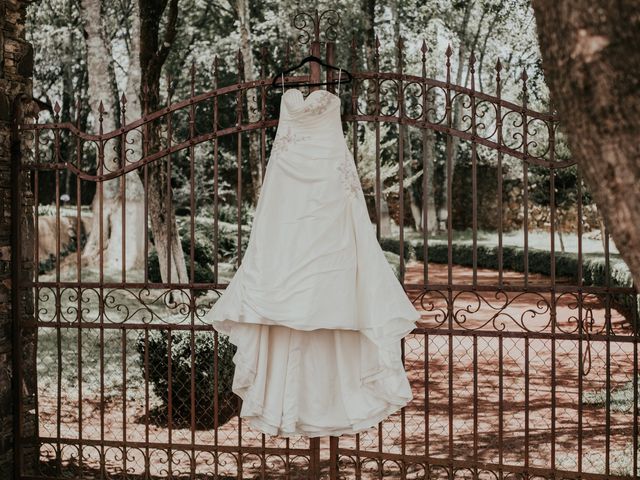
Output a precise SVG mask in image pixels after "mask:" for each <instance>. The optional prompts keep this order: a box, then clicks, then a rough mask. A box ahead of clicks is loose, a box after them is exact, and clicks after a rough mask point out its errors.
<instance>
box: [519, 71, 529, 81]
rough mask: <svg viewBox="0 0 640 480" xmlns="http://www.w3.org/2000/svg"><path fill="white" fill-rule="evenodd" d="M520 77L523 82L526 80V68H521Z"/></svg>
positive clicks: (527, 76)
mask: <svg viewBox="0 0 640 480" xmlns="http://www.w3.org/2000/svg"><path fill="white" fill-rule="evenodd" d="M520 78H521V79H522V81H523V82H526V81H527V79H528V78H529V75H527V71H526V70H524V69H523V70H522V75H520Z"/></svg>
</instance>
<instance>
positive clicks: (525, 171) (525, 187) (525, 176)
mask: <svg viewBox="0 0 640 480" xmlns="http://www.w3.org/2000/svg"><path fill="white" fill-rule="evenodd" d="M520 78H521V79H522V150H523V157H522V194H523V199H522V201H523V204H524V219H523V221H524V232H523V235H524V254H523V261H524V265H523V269H524V288H525V289H526V288H528V287H529V163H528V160H527V158H528V156H529V154H528V141H529V140H528V136H527V134H528V131H529V127H528V123H527V122H528V121H527V112H526V108H527V72H526V71H525V70H523V71H522V75H521V77H520Z"/></svg>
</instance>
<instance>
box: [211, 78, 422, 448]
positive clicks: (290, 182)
mask: <svg viewBox="0 0 640 480" xmlns="http://www.w3.org/2000/svg"><path fill="white" fill-rule="evenodd" d="M419 318H420V313H419V312H418V310H416V308H415V307H414V306H413V304H412V303H411V301H410V300H409V299H408V297H407V295H406V293H405V291H404V290H403V288H402V285H401V284H400V282H399V281H398V279H397V278H396V276H395V275H394V272H393V270H392V268H391V266H390V265H389V263H388V262H387V259H386V258H385V256H384V253H383V251H382V249H381V248H380V245H379V244H378V241H377V239H376V235H375V231H374V229H373V226H372V223H371V221H370V220H369V215H368V213H367V207H366V204H365V200H364V196H363V193H362V187H361V185H360V181H359V178H358V174H357V171H356V168H355V165H354V163H353V156H352V155H351V153H350V151H349V148H348V146H347V144H346V141H345V138H344V135H343V132H342V125H341V120H340V97H339V96H337V95H335V94H333V93H331V92H328V91H326V90H314V91H313V92H312V93H311V94H310V95H309V96H308V97H307V98H306V99H305V98H304V97H303V95H302V93H301V92H300V90H297V89H289V90H287V91H286V92H285V93H284V94H283V95H282V98H281V100H280V122H279V124H278V129H277V133H276V137H275V139H274V142H273V146H272V148H271V153H270V158H269V161H268V164H267V169H266V174H265V178H264V183H263V186H262V189H261V193H260V197H259V200H258V203H257V206H256V213H255V216H254V222H253V226H252V229H251V233H250V236H249V242H248V246H247V249H246V252H245V254H244V256H243V258H242V262H241V265H240V267H239V268H238V270H237V271H236V272H235V275H234V277H233V278H232V279H231V281H230V283H229V285H228V286H227V288H226V290H225V291H224V292H223V294H222V296H221V297H220V298H219V299H218V300H217V301H216V303H215V304H214V305H213V307H212V308H211V309H210V310H209V311H208V312H207V313H206V314H205V316H204V321H205V322H207V323H212V324H213V325H214V327H215V328H216V330H217V331H218V332H220V333H222V334H226V335H229V340H230V341H231V342H232V343H233V344H235V345H236V346H237V351H236V353H235V355H234V357H233V361H234V363H235V373H234V378H233V385H232V389H233V391H234V392H235V393H236V394H238V395H239V396H240V397H241V398H242V408H241V411H240V416H241V417H242V418H243V419H244V420H245V421H246V422H248V423H249V425H250V426H251V427H253V428H255V429H257V430H259V431H261V432H263V433H267V434H270V435H282V436H287V437H288V436H292V435H304V436H308V437H318V436H326V435H336V436H337V435H341V434H343V433H347V434H348V433H355V432H359V431H362V430H365V429H367V428H370V427H372V426H375V425H377V423H378V422H380V421H381V420H383V419H385V418H386V417H387V416H388V415H390V414H391V413H394V412H396V411H397V410H399V409H400V408H401V407H402V406H404V405H406V404H407V403H408V402H409V401H411V400H412V398H413V394H412V391H411V387H410V385H409V381H408V378H407V374H406V372H405V370H404V367H403V365H402V359H401V350H400V348H401V345H400V340H401V338H402V337H404V336H405V335H407V334H408V333H409V332H411V331H412V330H413V328H414V327H415V326H416V323H415V322H416V321H417V320H418V319H419Z"/></svg>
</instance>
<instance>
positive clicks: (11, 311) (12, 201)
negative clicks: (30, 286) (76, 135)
mask: <svg viewBox="0 0 640 480" xmlns="http://www.w3.org/2000/svg"><path fill="white" fill-rule="evenodd" d="M25 9H26V2H24V1H22V0H0V478H1V479H10V478H12V476H13V475H14V474H15V473H16V465H15V459H16V452H21V458H22V461H21V463H22V465H23V467H22V468H23V472H22V473H29V472H32V471H33V468H34V467H35V466H36V462H37V461H38V448H37V444H36V443H35V442H34V440H35V439H36V438H37V418H36V415H35V412H36V409H35V398H36V397H35V387H36V378H37V377H36V370H35V329H34V328H33V327H29V328H27V326H24V327H23V326H22V325H23V324H24V323H25V322H27V320H33V298H32V297H33V295H32V291H30V290H26V289H21V290H17V289H16V280H17V279H18V275H19V276H20V278H23V279H27V278H30V275H32V274H33V270H32V269H33V261H32V252H33V235H32V234H31V230H32V226H33V199H32V196H31V192H30V190H29V183H30V182H29V177H28V175H27V174H24V175H21V176H20V175H19V172H18V169H16V168H15V167H16V166H17V164H18V163H17V161H18V160H19V154H20V149H19V144H20V135H19V132H18V130H17V128H16V125H17V124H18V123H20V122H22V118H20V117H21V116H22V113H21V112H22V111H23V110H24V108H23V107H24V105H25V101H27V102H28V100H29V99H30V98H31V93H32V82H31V76H32V71H33V50H32V48H31V45H30V44H28V43H27V42H26V40H25ZM17 179H20V181H17ZM15 196H18V198H14V197H15ZM16 217H17V218H16ZM16 222H19V225H20V229H19V230H16V226H17V224H16ZM16 233H20V236H19V237H17V236H15V235H16ZM16 245H18V247H17V248H15V246H16ZM17 255H19V257H18V258H19V261H16V256H17ZM18 267H19V268H18ZM18 322H19V324H20V326H21V328H20V329H17V328H15V327H16V325H17V324H18ZM18 333H20V334H21V337H18V336H17V334H18ZM16 345H17V346H18V348H14V347H15V346H16ZM20 364H21V368H20V372H18V371H16V368H15V366H16V365H20ZM18 373H20V374H18ZM18 388H20V390H21V396H22V398H23V401H22V402H21V407H20V409H19V410H18V408H17V407H18V404H17V403H18V402H16V399H17V398H18V396H17V394H18V392H17V390H18ZM18 411H19V412H20V413H21V417H22V422H21V429H22V436H23V438H24V439H25V441H23V442H20V444H19V445H18V443H17V442H16V422H17V415H16V412H18Z"/></svg>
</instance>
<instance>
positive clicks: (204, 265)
mask: <svg viewBox="0 0 640 480" xmlns="http://www.w3.org/2000/svg"><path fill="white" fill-rule="evenodd" d="M181 243H182V252H183V253H184V259H185V262H186V264H187V271H188V272H189V273H191V272H190V267H191V250H190V248H191V239H190V238H189V237H188V236H186V235H182V237H181ZM193 253H194V256H193V267H194V272H193V277H194V281H195V282H197V283H214V282H215V278H214V275H213V270H212V269H211V267H210V265H211V264H212V263H213V261H214V252H213V246H212V244H209V243H207V242H200V241H198V240H197V239H196V241H195V242H194V252H193ZM148 268H149V280H150V281H151V282H156V283H159V282H161V281H162V278H161V275H160V262H159V260H158V251H157V250H156V249H155V248H154V249H152V250H151V251H150V252H149V264H148ZM204 293H206V292H205V291H202V290H198V291H196V292H195V294H196V295H202V294H204Z"/></svg>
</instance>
